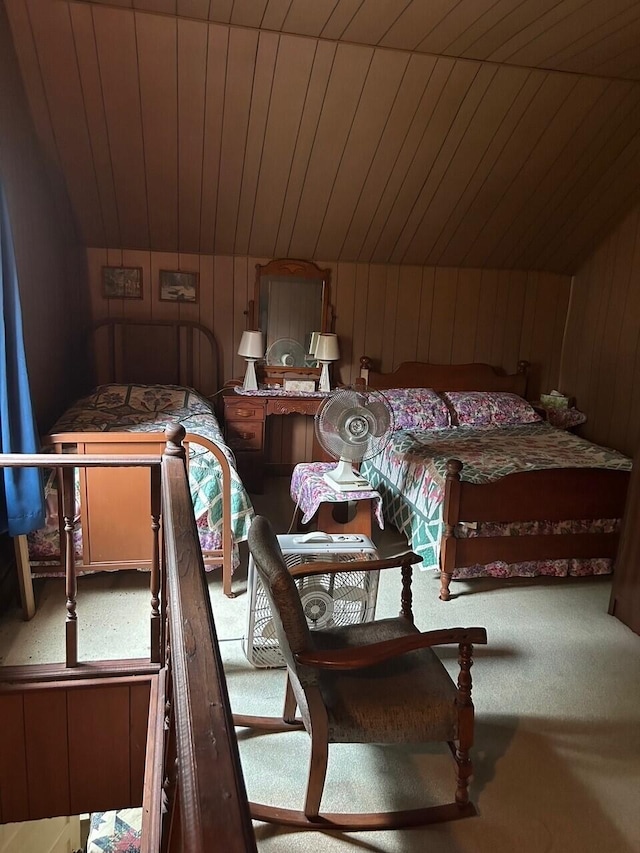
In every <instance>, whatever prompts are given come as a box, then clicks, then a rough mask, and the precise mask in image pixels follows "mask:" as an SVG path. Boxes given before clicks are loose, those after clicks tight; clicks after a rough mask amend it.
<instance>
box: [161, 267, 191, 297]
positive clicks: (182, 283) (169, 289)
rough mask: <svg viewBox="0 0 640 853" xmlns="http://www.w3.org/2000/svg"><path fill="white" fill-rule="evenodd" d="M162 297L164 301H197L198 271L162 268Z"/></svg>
mask: <svg viewBox="0 0 640 853" xmlns="http://www.w3.org/2000/svg"><path fill="white" fill-rule="evenodd" d="M160 299H161V300H162V301H163V302H197V301H198V273H197V272H181V271H180V270H175V271H173V270H160Z"/></svg>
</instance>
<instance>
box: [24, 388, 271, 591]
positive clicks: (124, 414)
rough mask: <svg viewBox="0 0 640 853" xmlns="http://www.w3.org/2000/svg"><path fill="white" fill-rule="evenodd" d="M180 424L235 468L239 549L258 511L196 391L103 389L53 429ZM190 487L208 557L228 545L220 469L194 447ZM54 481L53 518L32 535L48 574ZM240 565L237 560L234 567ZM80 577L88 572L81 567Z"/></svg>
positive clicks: (148, 428)
mask: <svg viewBox="0 0 640 853" xmlns="http://www.w3.org/2000/svg"><path fill="white" fill-rule="evenodd" d="M175 422H180V423H181V424H182V426H183V427H184V428H185V430H186V431H187V432H191V433H197V434H198V435H201V436H203V437H204V438H208V439H209V440H210V441H212V442H214V443H215V444H217V445H218V446H219V447H220V448H222V450H223V451H224V453H225V456H226V457H227V459H228V460H229V462H230V463H231V524H232V539H233V542H234V545H236V544H237V543H238V542H242V541H244V540H245V539H246V538H247V534H248V532H249V526H250V524H251V520H252V518H253V514H254V512H253V506H252V504H251V499H250V498H249V495H248V494H247V492H246V490H245V488H244V486H243V484H242V481H241V480H240V477H239V476H238V473H237V471H236V468H235V460H234V458H233V454H232V452H231V450H230V449H229V448H228V447H227V445H226V444H225V442H224V438H223V435H222V431H221V429H220V426H219V424H218V421H217V419H216V416H215V414H214V412H213V408H212V406H211V404H210V403H209V402H208V401H207V400H206V399H204V397H201V396H200V395H199V394H197V393H196V392H195V391H194V390H192V389H190V388H183V387H181V386H178V385H115V384H111V385H101V386H99V387H98V388H96V389H95V391H93V392H92V393H91V394H89V395H88V396H86V397H83V398H82V399H80V400H78V401H77V402H76V403H74V405H73V406H72V407H71V408H70V409H68V410H67V411H66V412H65V413H64V415H62V417H61V418H60V419H59V420H58V421H57V423H56V424H55V426H54V427H53V428H52V430H51V433H60V432H164V430H165V428H166V426H167V424H169V423H175ZM189 483H190V487H191V496H192V499H193V507H194V513H195V517H196V524H197V527H198V534H199V537H200V544H201V546H202V549H203V550H204V551H213V550H217V549H219V548H220V547H221V545H222V489H221V481H220V469H219V466H218V464H217V461H216V459H215V457H214V455H213V454H212V453H211V452H210V451H208V450H206V449H205V448H204V447H202V446H201V445H198V444H196V443H195V442H191V443H190V445H189ZM54 489H55V487H54V485H53V482H52V480H51V481H50V485H49V486H48V488H47V507H48V509H49V508H50V510H51V512H50V515H49V518H48V522H47V526H46V527H44V528H42V529H41V530H37V531H35V532H34V533H31V534H29V537H28V541H29V554H30V557H31V558H32V559H33V560H37V561H43V565H42V569H43V570H42V571H38V570H37V569H34V574H36V575H37V574H54V572H51V571H47V569H46V564H47V563H48V564H49V566H51V565H52V564H54V563H57V562H58V559H59V553H60V551H59V541H58V522H57V517H56V515H57V498H56V495H55V491H54ZM74 539H75V547H76V556H77V557H78V559H79V560H80V559H81V555H82V531H81V529H80V524H79V520H78V519H77V523H76V529H75V531H74ZM236 562H237V560H236V559H234V564H235V563H236ZM78 569H79V572H81V571H82V568H81V565H80V564H79V565H78Z"/></svg>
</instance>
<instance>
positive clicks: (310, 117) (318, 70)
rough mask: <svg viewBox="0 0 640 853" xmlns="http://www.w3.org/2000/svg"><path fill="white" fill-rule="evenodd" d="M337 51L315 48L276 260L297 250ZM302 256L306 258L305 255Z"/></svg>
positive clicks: (328, 46) (329, 47)
mask: <svg viewBox="0 0 640 853" xmlns="http://www.w3.org/2000/svg"><path fill="white" fill-rule="evenodd" d="M336 50H337V47H336V45H335V44H331V43H327V42H320V43H319V44H318V45H317V48H316V52H315V55H314V59H313V67H312V70H311V77H310V79H309V84H308V87H307V94H306V98H305V104H304V110H303V113H302V117H301V119H300V127H299V130H298V138H297V142H296V146H295V154H294V157H293V161H292V163H291V169H290V172H289V178H288V182H287V193H286V196H285V199H284V204H283V206H282V211H281V213H280V224H279V226H278V238H277V241H276V248H275V251H274V253H273V254H274V257H276V258H286V257H289V256H294V255H295V251H296V249H295V248H293V247H292V243H291V237H292V234H293V229H294V227H295V225H296V217H297V215H298V209H299V206H300V200H301V196H302V191H303V188H304V184H305V180H306V174H307V169H308V167H309V160H310V158H311V153H312V148H313V145H314V142H315V139H316V136H317V133H318V123H319V121H320V114H321V111H322V107H323V103H324V98H325V93H326V90H327V86H328V83H329V77H330V75H331V69H332V66H333V61H334V57H335V54H336ZM300 256H301V257H304V254H301V255H300Z"/></svg>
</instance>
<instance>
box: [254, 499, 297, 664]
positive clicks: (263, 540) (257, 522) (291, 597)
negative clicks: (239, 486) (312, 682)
mask: <svg viewBox="0 0 640 853" xmlns="http://www.w3.org/2000/svg"><path fill="white" fill-rule="evenodd" d="M248 542H249V550H250V551H251V556H252V557H253V560H254V563H255V567H256V569H257V571H258V576H259V577H260V580H261V581H262V585H263V586H264V591H265V593H266V595H267V598H268V599H269V604H270V605H271V613H272V616H273V621H274V625H275V628H276V633H277V635H278V642H279V643H280V651H281V652H282V654H283V656H284V659H285V660H286V662H287V665H288V666H289V668H290V669H292V670H293V671H294V672H296V671H298V669H299V667H298V665H297V663H296V661H295V658H294V654H296V653H299V652H303V651H307V650H309V649H310V648H313V640H312V639H311V632H310V631H309V626H308V624H307V620H306V618H305V615H304V611H303V609H302V602H301V601H300V593H299V592H298V589H297V587H296V584H295V581H294V580H293V578H292V577H291V575H290V573H289V570H288V569H287V565H286V563H285V560H284V557H283V555H282V549H281V548H280V544H279V543H278V539H277V537H276V535H275V533H274V532H273V527H272V526H271V523H270V521H269V520H268V519H267V518H265V517H264V516H262V515H257V516H256V517H255V518H254V519H253V522H252V524H251V527H250V529H249V538H248ZM298 674H299V673H298Z"/></svg>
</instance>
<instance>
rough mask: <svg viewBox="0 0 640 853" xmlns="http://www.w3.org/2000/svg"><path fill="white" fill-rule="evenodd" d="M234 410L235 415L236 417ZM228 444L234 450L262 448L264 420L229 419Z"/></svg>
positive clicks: (227, 428)
mask: <svg viewBox="0 0 640 853" xmlns="http://www.w3.org/2000/svg"><path fill="white" fill-rule="evenodd" d="M235 414H236V413H235V412H234V417H235ZM225 426H226V430H227V444H228V445H229V447H230V448H231V449H232V450H262V449H263V447H264V423H263V422H262V421H236V420H232V421H230V420H227V421H226V423H225Z"/></svg>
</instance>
